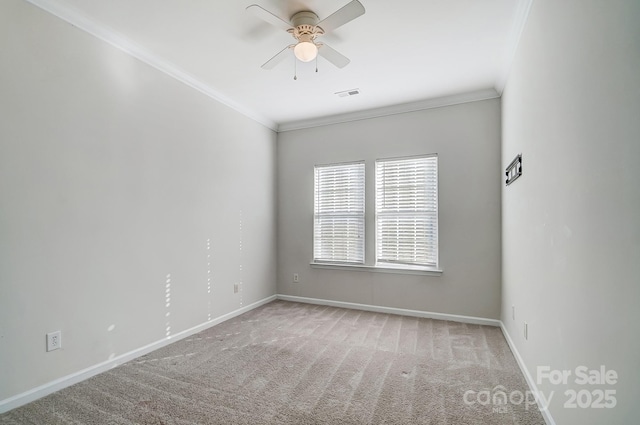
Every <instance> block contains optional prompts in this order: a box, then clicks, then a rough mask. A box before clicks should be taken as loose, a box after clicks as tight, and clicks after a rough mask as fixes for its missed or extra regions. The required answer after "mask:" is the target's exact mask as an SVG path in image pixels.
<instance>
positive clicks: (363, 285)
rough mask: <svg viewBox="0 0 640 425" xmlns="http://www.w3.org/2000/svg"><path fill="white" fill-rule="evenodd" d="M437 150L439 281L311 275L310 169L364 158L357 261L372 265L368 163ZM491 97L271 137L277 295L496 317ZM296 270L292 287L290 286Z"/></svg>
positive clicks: (495, 109)
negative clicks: (361, 246) (361, 245)
mask: <svg viewBox="0 0 640 425" xmlns="http://www.w3.org/2000/svg"><path fill="white" fill-rule="evenodd" d="M427 153H438V155H439V157H438V158H439V159H438V163H439V196H440V203H439V204H440V211H439V221H440V223H439V224H440V226H439V227H440V266H441V268H442V269H443V270H444V273H443V274H442V276H439V277H438V276H413V275H403V274H386V273H372V272H363V271H352V270H325V269H316V268H311V267H310V266H309V263H310V261H311V259H312V251H313V250H312V237H313V167H314V165H316V164H328V163H337V162H347V161H357V160H365V161H366V184H367V186H366V210H367V218H366V226H367V232H366V235H365V240H366V261H367V262H368V263H369V264H372V263H373V261H374V227H373V226H374V215H373V211H374V179H373V178H374V161H375V160H376V159H378V158H387V157H398V156H409V155H419V154H427ZM500 167H501V166H500V100H499V99H493V100H487V101H480V102H473V103H467V104H462V105H456V106H449V107H443V108H437V109H430V110H424V111H419V112H412V113H406V114H400V115H394V116H387V117H382V118H375V119H369V120H362V121H354V122H349V123H343V124H336V125H329V126H323V127H317V128H311V129H305V130H297V131H290V132H284V133H280V134H279V136H278V193H279V196H278V253H279V255H278V292H279V293H281V294H287V295H295V296H303V297H312V298H321V299H328V300H337V301H344V302H355V303H362V304H370V305H378V306H386V307H395V308H405V309H414V310H423V311H431V312H439V313H449V314H459V315H468V316H477V317H484V318H492V319H497V318H499V315H500V279H501V277H500V243H501V242H500V239H501V237H500V180H501V178H502V177H501V171H500ZM293 273H299V275H300V283H298V284H294V283H292V275H293Z"/></svg>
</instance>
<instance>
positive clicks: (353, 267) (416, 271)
mask: <svg viewBox="0 0 640 425" xmlns="http://www.w3.org/2000/svg"><path fill="white" fill-rule="evenodd" d="M309 265H310V266H311V267H312V268H314V269H327V270H349V271H360V272H373V273H392V274H410V275H423V276H442V274H443V273H444V271H443V270H442V269H434V268H426V267H412V266H403V267H388V266H386V265H385V266H368V265H366V264H346V263H344V264H339V263H318V262H314V261H311V262H310V263H309Z"/></svg>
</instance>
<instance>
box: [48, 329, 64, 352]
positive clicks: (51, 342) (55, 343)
mask: <svg viewBox="0 0 640 425" xmlns="http://www.w3.org/2000/svg"><path fill="white" fill-rule="evenodd" d="M61 347H62V332H61V331H55V332H51V333H48V334H47V351H53V350H57V349H59V348H61Z"/></svg>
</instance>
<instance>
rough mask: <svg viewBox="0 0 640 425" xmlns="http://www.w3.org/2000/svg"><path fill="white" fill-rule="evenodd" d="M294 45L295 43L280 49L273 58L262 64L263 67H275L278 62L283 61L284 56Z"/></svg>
mask: <svg viewBox="0 0 640 425" xmlns="http://www.w3.org/2000/svg"><path fill="white" fill-rule="evenodd" d="M292 46H293V44H292V45H291V46H287V47H285V48H284V49H282V50H280V51H279V52H278V53H277V54H276V55H275V56H274V57H272V58H271V59H269V60H268V61H266V62H265V63H264V64H262V66H261V68H262V69H273V68H274V67H275V66H276V65H277V64H279V63H280V62H282V61H283V60H284V58H286V57H287V54H288V53H289V49H291V47H292Z"/></svg>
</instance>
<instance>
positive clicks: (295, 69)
mask: <svg viewBox="0 0 640 425" xmlns="http://www.w3.org/2000/svg"><path fill="white" fill-rule="evenodd" d="M293 79H294V80H297V79H298V61H297V60H296V58H293Z"/></svg>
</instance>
